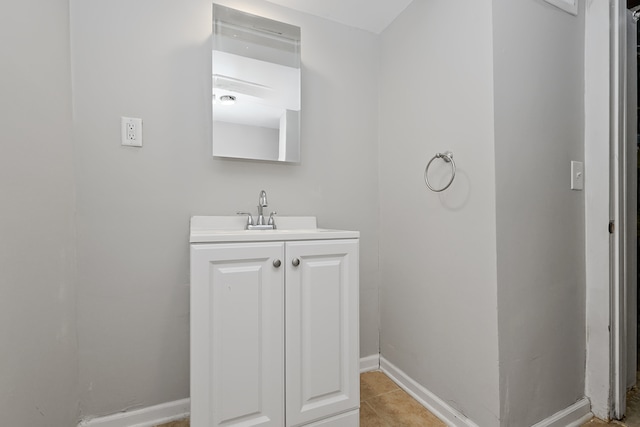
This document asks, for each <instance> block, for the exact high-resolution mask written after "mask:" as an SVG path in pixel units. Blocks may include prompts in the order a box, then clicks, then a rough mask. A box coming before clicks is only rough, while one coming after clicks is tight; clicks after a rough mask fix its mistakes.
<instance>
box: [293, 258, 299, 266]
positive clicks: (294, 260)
mask: <svg viewBox="0 0 640 427" xmlns="http://www.w3.org/2000/svg"><path fill="white" fill-rule="evenodd" d="M291 264H293V266H294V267H297V266H299V265H300V260H299V259H298V258H294V259H293V261H291Z"/></svg>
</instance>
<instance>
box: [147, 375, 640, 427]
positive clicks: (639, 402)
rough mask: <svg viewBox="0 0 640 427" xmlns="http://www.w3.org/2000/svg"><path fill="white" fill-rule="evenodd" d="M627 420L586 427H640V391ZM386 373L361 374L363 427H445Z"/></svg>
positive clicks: (181, 426)
mask: <svg viewBox="0 0 640 427" xmlns="http://www.w3.org/2000/svg"><path fill="white" fill-rule="evenodd" d="M627 404H628V408H627V417H626V418H625V419H624V420H623V421H622V422H621V421H611V422H609V423H607V422H604V421H601V420H598V419H597V418H594V419H592V420H591V421H588V422H587V423H585V424H583V427H621V426H622V427H640V390H639V389H637V388H634V389H632V390H631V391H630V392H629V393H628V394H627ZM445 426H446V424H445V423H444V422H442V421H440V420H439V419H438V418H437V417H436V416H435V415H433V414H432V413H431V412H429V411H428V410H427V409H425V408H424V407H423V406H422V405H420V404H419V403H418V402H417V401H415V400H414V399H413V398H412V397H411V396H409V395H408V394H407V393H406V392H405V391H404V390H402V389H401V388H400V387H398V386H397V385H396V384H395V383H394V382H393V381H391V380H390V379H389V377H387V376H386V375H385V374H383V373H382V372H379V371H372V372H365V373H363V374H362V375H360V427H445ZM156 427H189V420H188V419H186V420H180V421H172V422H170V423H166V424H162V425H159V426H156Z"/></svg>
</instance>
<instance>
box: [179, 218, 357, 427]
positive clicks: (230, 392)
mask: <svg viewBox="0 0 640 427" xmlns="http://www.w3.org/2000/svg"><path fill="white" fill-rule="evenodd" d="M277 221H278V229H275V230H245V229H244V228H245V222H244V218H241V217H193V218H192V219H191V235H190V242H191V426H192V427H213V426H265V427H266V426H273V427H283V426H287V427H294V426H323V427H350V426H354V427H355V426H358V425H359V409H358V408H359V404H360V383H359V339H358V328H359V325H358V294H359V291H358V257H359V253H358V252H359V247H358V245H359V240H358V238H359V233H358V232H355V231H339V230H326V229H319V228H317V226H316V219H315V217H279V218H278V219H277Z"/></svg>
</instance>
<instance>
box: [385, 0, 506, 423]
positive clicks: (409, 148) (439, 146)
mask: <svg viewBox="0 0 640 427" xmlns="http://www.w3.org/2000/svg"><path fill="white" fill-rule="evenodd" d="M492 59H493V52H492V27H491V0H482V1H478V0H466V1H461V2H451V1H449V0H430V1H414V2H413V3H412V4H411V5H410V6H409V7H408V8H407V9H406V10H405V11H404V13H403V14H402V15H401V16H400V17H399V18H398V19H397V20H396V21H395V22H394V23H393V24H392V25H391V26H390V27H389V28H388V29H387V30H386V31H385V32H384V33H383V34H382V53H381V75H380V88H381V89H380V93H381V101H380V108H381V114H380V129H381V137H380V215H381V219H380V273H381V289H380V310H381V334H380V343H381V351H382V356H383V357H384V358H386V359H387V360H388V361H389V362H391V363H392V364H394V365H396V366H397V367H398V368H400V369H401V370H403V371H404V372H405V373H406V374H408V375H409V376H410V377H411V378H413V379H414V380H416V381H417V382H418V383H420V384H421V385H423V386H424V387H426V388H427V389H428V390H430V391H431V392H433V393H435V394H436V395H437V396H438V397H440V398H441V399H443V400H444V401H446V402H447V403H448V404H450V405H451V406H453V407H455V408H456V409H458V410H459V411H460V412H462V413H464V414H465V415H466V416H468V417H469V418H471V419H472V420H473V421H475V422H476V423H478V424H479V425H481V426H483V427H489V426H497V425H498V424H499V421H498V417H499V400H498V397H499V396H498V326H497V322H498V313H497V294H496V293H497V285H496V229H495V226H496V220H495V178H494V169H495V166H494V150H493V141H494V134H493V68H492V65H493V63H492ZM445 150H451V151H453V152H454V159H455V161H456V163H457V166H458V173H457V175H456V180H455V182H454V183H453V185H452V186H451V188H450V189H449V190H447V191H446V192H444V193H440V194H436V193H433V192H431V191H429V190H428V189H427V187H426V186H425V184H424V181H423V171H424V168H425V165H426V163H427V162H428V161H429V159H430V158H431V157H432V156H433V155H434V154H435V153H436V152H442V151H445ZM443 164H444V162H441V161H438V162H434V165H433V169H432V170H431V172H432V173H433V175H432V177H431V179H432V180H433V181H434V183H435V184H436V185H440V184H442V183H443V180H447V179H448V177H449V175H448V169H447V168H445V167H443ZM445 182H446V181H445Z"/></svg>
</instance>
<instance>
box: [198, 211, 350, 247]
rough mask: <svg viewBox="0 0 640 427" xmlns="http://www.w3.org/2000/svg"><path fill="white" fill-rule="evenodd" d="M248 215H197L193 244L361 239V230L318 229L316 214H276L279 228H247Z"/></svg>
mask: <svg viewBox="0 0 640 427" xmlns="http://www.w3.org/2000/svg"><path fill="white" fill-rule="evenodd" d="M246 221H247V219H246V217H245V216H194V217H192V218H191V233H190V238H189V241H190V242H191V243H222V242H270V241H289V240H323V239H357V238H359V237H360V232H358V231H345V230H330V229H325V228H318V227H317V221H316V217H313V216H307V217H292V216H290V217H286V216H283V217H276V226H277V227H278V228H277V229H275V230H245V229H244V227H245V225H246Z"/></svg>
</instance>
